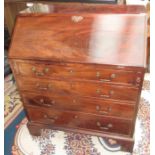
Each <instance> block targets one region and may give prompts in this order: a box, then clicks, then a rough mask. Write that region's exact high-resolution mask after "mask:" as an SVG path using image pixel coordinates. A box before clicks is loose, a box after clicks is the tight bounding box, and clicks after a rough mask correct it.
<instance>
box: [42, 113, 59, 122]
mask: <svg viewBox="0 0 155 155" xmlns="http://www.w3.org/2000/svg"><path fill="white" fill-rule="evenodd" d="M44 118H45V119H50V121H52V122H53V123H54V122H55V121H56V119H58V116H54V117H50V116H48V115H47V114H44Z"/></svg>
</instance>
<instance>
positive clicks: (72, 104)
mask: <svg viewBox="0 0 155 155" xmlns="http://www.w3.org/2000/svg"><path fill="white" fill-rule="evenodd" d="M22 97H23V101H24V103H25V104H27V105H36V106H40V107H42V106H43V107H49V108H56V109H62V110H71V111H79V112H80V111H81V112H85V113H93V114H98V115H106V116H116V117H121V118H126V119H133V117H134V111H135V105H132V104H126V103H124V102H123V103H122V104H120V102H114V101H113V102H112V101H108V100H103V99H93V98H86V97H85V98H84V97H83V98H82V97H75V96H60V95H58V94H49V95H47V93H46V94H41V93H40V94H39V93H38V94H37V93H23V94H22Z"/></svg>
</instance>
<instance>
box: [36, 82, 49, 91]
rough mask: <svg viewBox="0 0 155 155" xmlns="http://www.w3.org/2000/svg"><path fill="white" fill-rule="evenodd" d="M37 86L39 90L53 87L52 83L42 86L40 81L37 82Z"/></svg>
mask: <svg viewBox="0 0 155 155" xmlns="http://www.w3.org/2000/svg"><path fill="white" fill-rule="evenodd" d="M36 87H37V88H38V89H39V90H50V89H51V84H48V85H47V86H46V87H43V86H41V85H40V84H39V83H37V84H36Z"/></svg>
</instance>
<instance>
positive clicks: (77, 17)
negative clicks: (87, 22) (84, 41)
mask: <svg viewBox="0 0 155 155" xmlns="http://www.w3.org/2000/svg"><path fill="white" fill-rule="evenodd" d="M83 19H84V17H82V16H72V17H71V20H72V21H73V22H75V23H78V22H80V21H82V20H83Z"/></svg>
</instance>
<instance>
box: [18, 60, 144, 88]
mask: <svg viewBox="0 0 155 155" xmlns="http://www.w3.org/2000/svg"><path fill="white" fill-rule="evenodd" d="M16 65H17V67H18V72H19V74H20V75H23V76H29V77H39V78H63V79H64V78H66V79H68V78H69V79H78V80H95V81H101V82H110V83H122V84H126V85H136V86H139V84H140V83H141V81H142V72H140V71H136V70H135V71H131V70H128V71H127V70H123V69H122V70H121V69H114V68H110V67H106V66H102V65H84V64H73V63H47V62H37V61H16Z"/></svg>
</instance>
